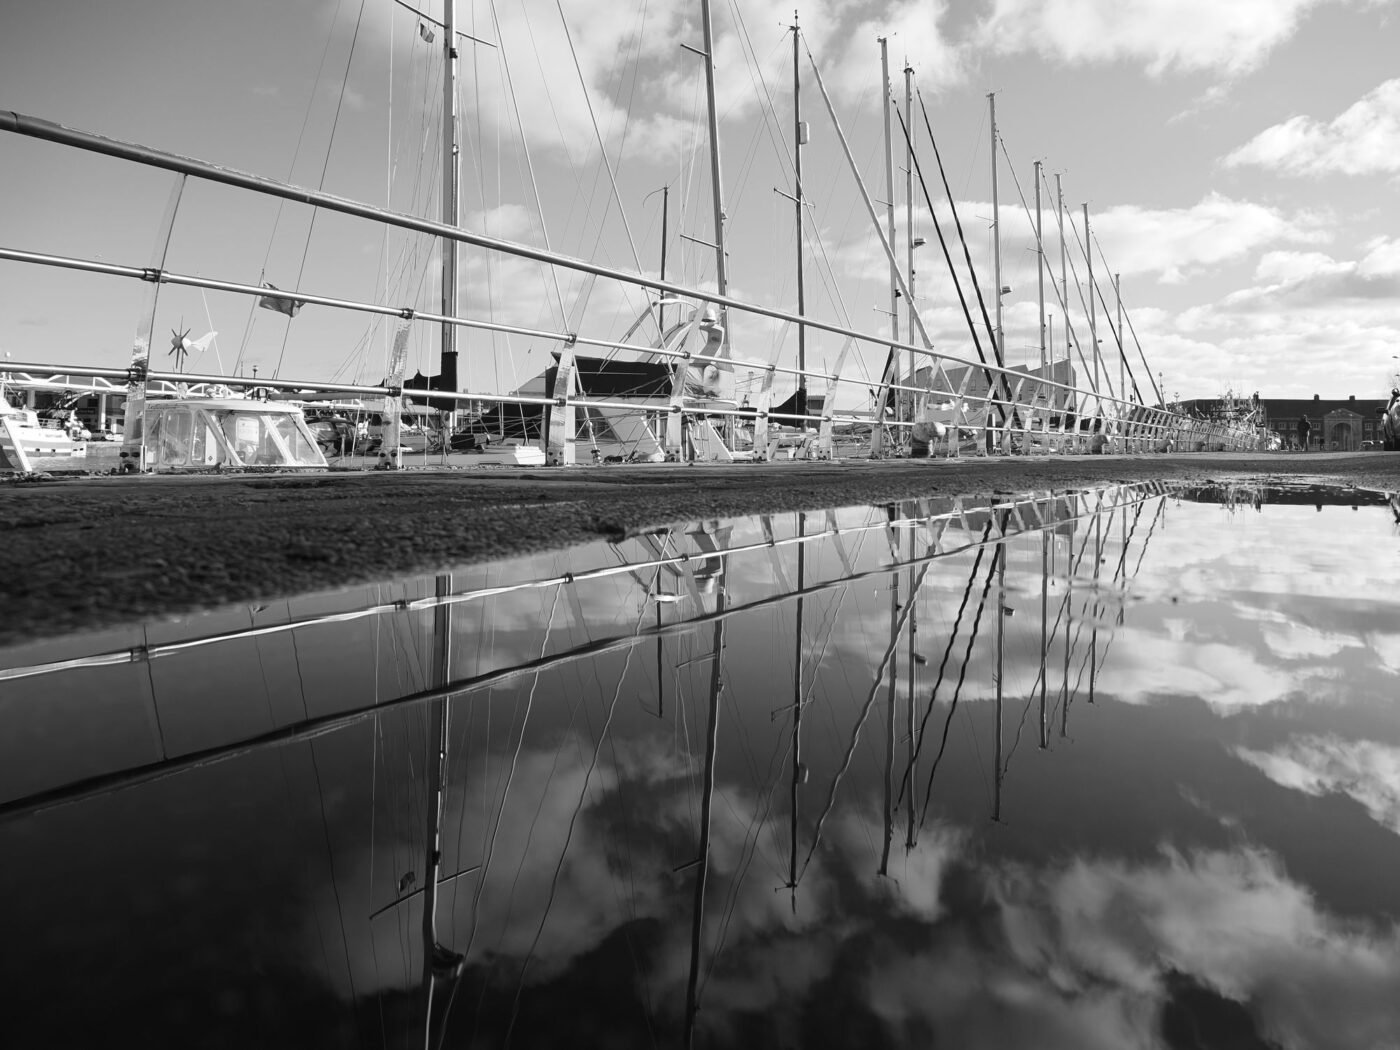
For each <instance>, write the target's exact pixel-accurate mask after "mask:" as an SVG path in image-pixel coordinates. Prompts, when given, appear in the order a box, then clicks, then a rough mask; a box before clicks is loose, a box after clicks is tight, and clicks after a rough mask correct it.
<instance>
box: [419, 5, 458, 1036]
mask: <svg viewBox="0 0 1400 1050" xmlns="http://www.w3.org/2000/svg"><path fill="white" fill-rule="evenodd" d="M448 8H449V10H450V9H451V4H449V5H448ZM450 25H451V23H450V22H449V30H448V32H451V29H450ZM435 593H436V594H437V597H439V598H443V597H446V596H447V595H449V594H451V593H452V575H451V574H450V573H443V574H441V575H439V576H438V578H437V588H436V592H435ZM451 680H452V606H451V605H447V604H442V605H438V606H437V607H436V608H435V609H434V610H433V685H434V687H435V688H441V687H442V686H444V685H446V684H447V683H448V682H450V681H451ZM425 764H426V766H427V773H428V806H427V810H428V834H427V843H426V848H427V860H426V862H425V864H424V875H423V1046H424V1047H425V1048H427V1047H431V1046H432V1045H433V1043H432V1037H433V983H434V979H435V978H436V977H437V976H438V973H439V971H444V974H443V975H444V976H448V975H450V974H451V972H452V971H453V970H454V969H455V968H456V966H457V965H459V964H460V963H461V961H462V957H461V956H460V955H456V954H455V953H453V952H449V951H448V950H447V949H444V948H441V947H440V946H439V945H438V942H437V931H436V928H435V927H436V919H437V888H438V871H439V869H440V867H441V864H442V790H443V781H444V779H445V776H446V766H447V698H446V697H442V698H439V699H437V700H434V701H433V703H432V706H431V707H430V708H429V710H428V753H427V761H426V763H425Z"/></svg>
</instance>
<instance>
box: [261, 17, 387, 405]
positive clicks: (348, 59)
mask: <svg viewBox="0 0 1400 1050" xmlns="http://www.w3.org/2000/svg"><path fill="white" fill-rule="evenodd" d="M364 18H365V0H360V13H359V14H358V15H356V16H355V32H354V33H353V34H352V35H351V37H350V51H349V53H348V54H347V55H346V56H345V73H344V74H343V75H342V76H341V78H340V95H339V97H338V98H337V99H336V102H335V117H334V118H333V119H332V120H331V134H330V138H329V139H328V140H327V141H326V159H325V161H324V162H323V163H322V164H321V177H320V179H318V180H317V182H316V189H317V190H318V191H319V190H322V189H324V188H325V185H326V171H327V170H328V169H329V168H330V165H331V151H332V150H333V149H334V148H335V132H336V128H337V127H338V126H339V125H340V111H341V108H342V107H343V106H344V105H345V91H346V89H347V88H348V87H349V86H350V65H351V63H352V62H354V60H355V42H356V41H357V40H359V39H360V26H361V25H362V24H363V23H364ZM319 214H320V209H319V208H316V207H314V206H313V207H312V209H311V223H310V225H309V226H308V227H307V229H306V244H305V246H304V247H303V248H302V251H301V265H300V266H298V267H297V283H296V286H297V287H298V288H300V287H301V281H302V276H303V275H304V274H305V272H306V257H307V256H308V255H309V254H310V253H311V234H312V232H313V231H314V230H315V229H316V216H317V215H319ZM291 332H292V319H291V318H290V317H288V318H287V323H286V325H285V326H284V328H283V332H282V347H281V349H280V350H279V351H278V353H277V367H276V368H274V369H273V370H272V378H273V379H276V378H277V377H278V376H279V375H280V374H281V372H282V359H283V358H284V357H285V356H286V353H287V337H288V336H290V335H291Z"/></svg>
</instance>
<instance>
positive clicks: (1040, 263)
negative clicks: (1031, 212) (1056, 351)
mask: <svg viewBox="0 0 1400 1050" xmlns="http://www.w3.org/2000/svg"><path fill="white" fill-rule="evenodd" d="M1035 297H1036V302H1037V304H1038V305H1039V307H1040V378H1041V379H1047V378H1049V377H1048V376H1047V375H1046V373H1045V225H1044V221H1043V218H1042V216H1041V212H1040V161H1036V162H1035Z"/></svg>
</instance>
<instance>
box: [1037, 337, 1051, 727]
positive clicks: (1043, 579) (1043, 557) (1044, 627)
mask: <svg viewBox="0 0 1400 1050" xmlns="http://www.w3.org/2000/svg"><path fill="white" fill-rule="evenodd" d="M1041 354H1042V356H1044V346H1043V344H1042V349H1041ZM1050 509H1051V511H1052V512H1053V510H1054V504H1053V503H1051V506H1050ZM1049 620H1050V530H1049V529H1048V528H1043V529H1041V530H1040V747H1041V750H1044V749H1045V748H1047V747H1049V746H1050V736H1049V730H1048V727H1047V725H1046V723H1045V687H1046V681H1045V680H1046V679H1047V678H1049V677H1050V675H1049V672H1048V670H1047V668H1046V663H1047V661H1048V657H1049V653H1050V636H1049V630H1050V623H1049Z"/></svg>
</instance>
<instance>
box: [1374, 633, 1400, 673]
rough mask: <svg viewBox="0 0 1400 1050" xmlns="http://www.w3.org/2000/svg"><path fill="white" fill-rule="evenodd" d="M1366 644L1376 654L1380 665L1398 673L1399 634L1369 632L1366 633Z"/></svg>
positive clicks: (1399, 660)
mask: <svg viewBox="0 0 1400 1050" xmlns="http://www.w3.org/2000/svg"><path fill="white" fill-rule="evenodd" d="M1366 645H1367V647H1369V648H1370V650H1371V652H1373V653H1375V654H1376V659H1377V660H1379V661H1380V662H1381V665H1382V666H1384V667H1385V668H1387V669H1388V670H1391V671H1394V672H1396V673H1397V674H1400V634H1380V633H1378V632H1373V633H1369V634H1367V635H1366Z"/></svg>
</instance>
